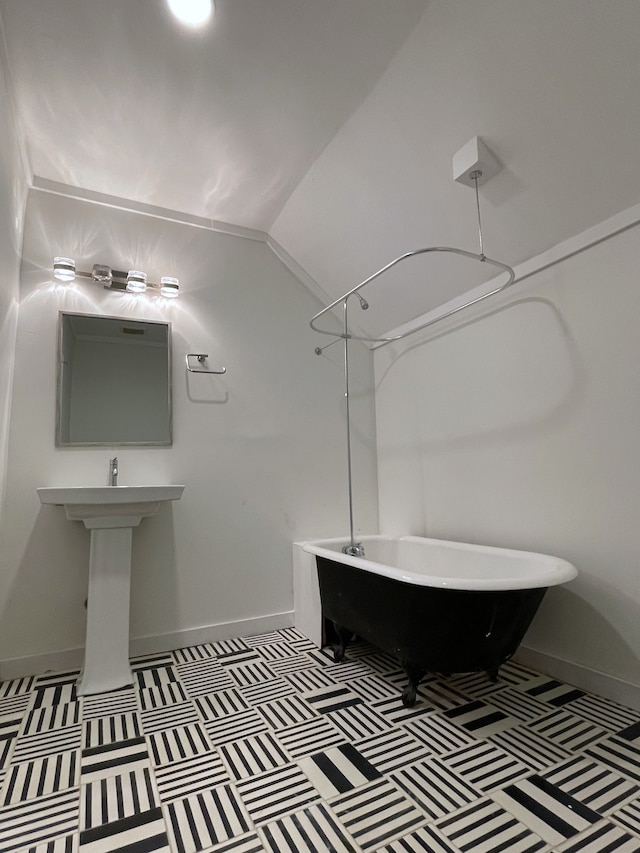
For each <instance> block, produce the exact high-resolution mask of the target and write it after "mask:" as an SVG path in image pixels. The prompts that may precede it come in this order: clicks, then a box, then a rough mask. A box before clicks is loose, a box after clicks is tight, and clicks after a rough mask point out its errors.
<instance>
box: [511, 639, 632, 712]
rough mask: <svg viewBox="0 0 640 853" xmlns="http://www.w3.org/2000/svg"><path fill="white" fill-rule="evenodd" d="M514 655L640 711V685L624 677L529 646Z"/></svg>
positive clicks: (587, 690) (537, 667)
mask: <svg viewBox="0 0 640 853" xmlns="http://www.w3.org/2000/svg"><path fill="white" fill-rule="evenodd" d="M513 659H514V661H516V662H517V663H521V664H523V665H524V666H530V667H532V669H537V670H539V671H540V672H544V673H545V674H546V675H551V676H552V677H553V678H557V679H558V680H559V681H564V682H566V683H567V684H572V685H573V686H574V687H578V688H580V690H585V691H586V692H587V693H594V694H595V695H596V696H603V697H604V698H605V699H611V700H612V701H613V702H619V703H620V704H621V705H626V706H627V707H628V708H633V709H634V710H636V711H640V685H638V684H632V683H631V682H630V681H623V680H622V679H621V678H616V677H615V676H613V675H607V673H605V672H599V671H598V670H595V669H588V668H587V667H586V666H581V665H580V664H577V663H571V662H570V661H566V660H562V659H561V658H555V657H553V656H552V655H548V654H545V653H544V652H538V651H536V650H535V649H529V648H527V647H526V646H521V647H520V648H519V649H518V652H517V654H516V655H514V658H513Z"/></svg>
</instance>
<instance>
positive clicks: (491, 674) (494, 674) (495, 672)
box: [487, 666, 500, 684]
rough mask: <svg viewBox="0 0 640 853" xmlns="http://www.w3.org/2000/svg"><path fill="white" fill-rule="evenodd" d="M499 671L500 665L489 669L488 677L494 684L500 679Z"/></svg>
mask: <svg viewBox="0 0 640 853" xmlns="http://www.w3.org/2000/svg"><path fill="white" fill-rule="evenodd" d="M499 672H500V667H499V666H496V667H495V669H488V670H487V678H488V679H489V681H491V682H493V684H495V683H496V681H497V680H498V673H499Z"/></svg>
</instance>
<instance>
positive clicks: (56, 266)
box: [53, 258, 76, 281]
mask: <svg viewBox="0 0 640 853" xmlns="http://www.w3.org/2000/svg"><path fill="white" fill-rule="evenodd" d="M53 274H54V276H55V277H56V278H57V279H58V280H59V281H73V280H74V278H75V277H76V262H75V261H74V260H73V258H54V259H53Z"/></svg>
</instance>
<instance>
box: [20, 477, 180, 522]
mask: <svg viewBox="0 0 640 853" xmlns="http://www.w3.org/2000/svg"><path fill="white" fill-rule="evenodd" d="M183 491H184V486H50V487H43V488H40V489H37V492H38V497H39V498H40V503H42V504H55V505H56V506H64V508H65V512H66V513H67V518H68V519H69V520H70V521H83V522H84V524H85V527H88V528H89V529H90V530H91V529H94V528H108V527H137V526H138V525H139V524H140V522H141V520H142V519H143V518H146V517H147V516H149V515H155V513H156V512H157V511H158V509H159V508H160V504H161V503H162V502H163V501H177V500H180V498H181V497H182V492H183Z"/></svg>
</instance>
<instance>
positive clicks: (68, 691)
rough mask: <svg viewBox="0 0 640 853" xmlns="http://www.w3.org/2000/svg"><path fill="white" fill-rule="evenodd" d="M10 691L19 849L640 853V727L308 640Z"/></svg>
mask: <svg viewBox="0 0 640 853" xmlns="http://www.w3.org/2000/svg"><path fill="white" fill-rule="evenodd" d="M132 669H133V672H134V678H135V681H134V684H133V686H131V687H128V688H124V689H122V690H118V691H114V692H112V693H105V694H101V695H97V696H85V697H78V695H77V691H76V687H75V684H76V680H77V675H78V674H77V672H62V673H48V674H46V675H44V676H39V677H28V678H23V679H14V680H13V681H9V682H6V683H4V684H2V685H0V853H116V852H117V851H127V853H143V851H147V850H148V851H156V850H157V851H168V853H176V851H181V853H205V851H206V853H328V852H329V851H336V853H461V852H462V851H468V853H538V851H539V853H578V851H583V852H584V853H608V851H614V853H640V713H639V712H636V711H634V710H632V709H629V708H624V707H622V706H620V705H618V704H616V703H615V702H612V701H610V700H607V699H603V698H600V697H597V696H591V695H589V694H586V693H584V691H582V690H577V689H576V688H574V687H572V686H571V685H567V684H563V683H562V682H559V681H558V680H555V679H551V678H549V677H548V676H544V675H540V674H539V673H537V672H534V671H532V670H530V669H528V668H526V667H523V666H521V665H519V664H517V663H509V664H506V665H505V666H504V667H503V668H502V670H501V673H500V678H499V680H498V681H497V682H490V681H488V680H487V679H486V676H485V675H484V674H483V673H471V674H463V675H454V676H451V677H444V676H442V675H437V674H436V675H431V676H428V677H426V678H425V679H424V682H423V683H422V684H421V685H420V687H419V690H418V700H417V702H416V704H415V706H414V707H413V708H405V707H404V706H403V705H402V702H401V701H400V692H401V690H402V688H403V687H404V685H405V683H406V678H405V676H404V673H403V672H402V670H401V669H400V668H399V666H398V662H397V661H396V660H395V659H394V658H393V657H391V656H390V655H388V654H386V653H383V652H380V651H377V650H376V649H374V648H373V647H372V646H369V645H368V644H366V643H363V642H361V641H358V642H356V643H353V644H352V646H351V647H350V648H349V649H348V650H347V655H346V657H345V660H344V661H343V662H341V663H335V662H334V660H333V655H332V653H331V651H330V650H322V651H321V650H318V649H316V648H315V647H314V646H313V645H312V644H311V643H310V641H309V640H308V639H307V638H306V637H304V636H303V635H302V634H300V633H299V632H298V631H296V629H293V628H289V629H284V630H281V631H270V632H268V633H265V634H261V635H257V636H253V637H246V638H242V639H233V640H225V641H222V642H218V643H204V644H201V645H197V646H192V647H190V648H185V649H178V650H177V651H174V652H163V653H161V654H151V655H144V656H142V657H138V658H135V659H134V660H132Z"/></svg>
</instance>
